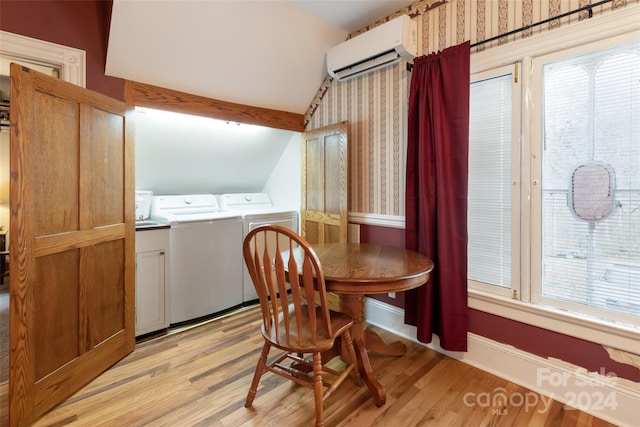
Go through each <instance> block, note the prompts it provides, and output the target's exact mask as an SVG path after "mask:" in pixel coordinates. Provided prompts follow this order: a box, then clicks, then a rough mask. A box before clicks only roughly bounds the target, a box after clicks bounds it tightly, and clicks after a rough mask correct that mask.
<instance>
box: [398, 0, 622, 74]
mask: <svg viewBox="0 0 640 427" xmlns="http://www.w3.org/2000/svg"><path fill="white" fill-rule="evenodd" d="M612 1H613V0H601V1H598V2H596V3H593V4H588V5H586V6H582V7H579V8H577V9H574V10H570V11H569V12H565V13H561V14H560V15H557V16H553V17H551V18H547V19H543V20H542V21H539V22H536V23H533V24H529V25H525V26H524V27H520V28H517V29H515V30H511V31H508V32H506V33H504V34H500V35H498V36H494V37H490V38H488V39H486V40H481V41H479V42H476V43H473V44H472V45H471V46H470V48H474V47H478V46H481V45H483V44H485V43H490V42H492V41H496V40H498V39H501V38H503V37H508V36H511V35H513V34H517V33H520V32H522V31H526V30H528V29H530V28H533V27H537V26H538V25H542V24H546V23H547V22H551V21H554V20H556V19H561V18H564V17H565V16H569V15H573V14H574V13H578V12H583V11H585V10H588V11H589V18H592V17H593V8H594V7H597V6H601V5H603V4H605V3H611V2H612ZM412 70H413V64H412V63H410V62H407V71H409V72H411V71H412Z"/></svg>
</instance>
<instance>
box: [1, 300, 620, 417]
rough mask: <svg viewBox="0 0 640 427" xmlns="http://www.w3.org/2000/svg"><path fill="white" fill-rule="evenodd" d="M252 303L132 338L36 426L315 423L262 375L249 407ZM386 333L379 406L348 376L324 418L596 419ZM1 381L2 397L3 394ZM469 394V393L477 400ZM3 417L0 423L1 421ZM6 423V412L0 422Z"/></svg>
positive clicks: (309, 406)
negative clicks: (394, 353) (484, 397)
mask: <svg viewBox="0 0 640 427" xmlns="http://www.w3.org/2000/svg"><path fill="white" fill-rule="evenodd" d="M260 324H261V315H260V312H259V311H258V309H257V308H250V309H247V310H242V311H239V312H237V313H234V314H232V315H229V316H225V317H223V318H220V319H216V320H214V321H211V322H207V323H205V324H202V325H199V326H197V327H193V328H187V329H184V330H182V331H180V332H179V333H171V334H169V335H166V336H162V337H157V338H154V339H149V340H146V341H144V342H140V343H138V345H137V346H136V349H135V351H134V352H133V353H132V354H130V355H129V356H127V357H126V358H125V359H123V360H122V361H120V362H118V363H117V364H116V365H114V366H113V367H112V368H111V369H109V370H108V371H106V372H105V373H104V374H103V375H101V376H100V377H98V378H97V379H96V380H94V381H93V382H92V383H90V384H89V385H87V386H86V387H85V388H83V389H82V390H80V391H79V392H78V393H76V394H75V395H74V396H72V397H71V398H69V399H68V400H67V401H65V402H64V403H63V404H62V405H60V406H59V407H58V408H56V409H54V410H53V411H51V412H50V413H48V414H46V415H45V416H44V417H43V418H42V419H40V420H39V421H38V422H36V423H35V425H34V426H35V427H43V426H47V427H53V426H57V427H58V426H59V427H64V426H74V427H75V426H81V427H86V426H91V427H94V426H105V427H106V426H108V427H112V426H113V427H121V426H127V427H138V426H139V427H149V426H152V427H161V426H167V427H183V426H185V427H218V426H219V427H230V426H231V427H239V426H256V427H258V426H259V427H263V426H268V425H271V426H276V427H285V426H286V427H290V426H307V425H313V423H314V407H313V405H314V404H313V393H312V391H311V390H310V389H307V388H304V387H301V386H299V385H296V384H294V383H292V382H291V381H288V380H285V379H284V378H281V377H279V376H276V375H272V374H265V375H264V376H263V378H262V380H261V383H260V386H259V388H258V392H257V395H256V398H255V400H254V402H253V407H252V408H245V407H244V402H245V398H246V395H247V391H248V389H249V384H250V382H251V379H252V376H253V373H254V370H255V366H256V363H257V360H258V357H259V355H260V351H261V348H262V344H263V341H262V337H261V335H260V332H259V328H260ZM374 329H375V330H376V332H379V334H380V335H381V336H382V337H383V339H385V340H386V341H388V342H389V341H393V340H400V341H402V342H404V343H405V344H406V345H407V353H406V354H405V355H404V356H402V357H387V356H379V355H373V354H372V355H371V364H372V366H373V370H374V372H375V373H376V376H377V378H378V380H379V381H380V383H381V384H383V385H384V387H385V390H386V392H387V402H386V404H385V405H383V406H381V407H378V406H376V405H375V404H374V402H373V400H372V399H371V396H370V394H369V392H368V390H367V388H366V387H364V386H362V387H358V386H357V385H356V384H355V383H354V382H352V381H350V380H347V381H346V382H345V383H344V384H343V386H342V387H340V388H339V389H338V390H336V392H335V393H334V394H333V395H331V396H330V397H329V398H328V399H327V400H326V401H325V425H327V426H338V427H343V426H356V427H360V426H373V425H375V426H390V427H394V426H402V427H406V426H425V425H428V426H465V427H466V426H520V425H522V426H528V425H532V426H533V425H535V426H545V425H547V426H579V427H587V426H598V427H600V426H602V427H610V426H612V425H611V424H607V423H605V422H603V421H602V420H598V419H596V418H594V417H592V416H591V415H589V414H586V413H584V412H580V411H576V410H573V409H569V408H565V407H564V405H563V404H561V403H559V402H553V404H552V405H550V406H549V407H547V406H545V401H544V399H546V398H542V397H540V396H539V395H537V394H536V393H533V392H532V391H529V390H527V389H525V388H523V387H520V386H518V385H516V384H513V383H509V382H508V381H506V380H504V379H502V378H499V377H497V376H495V375H492V374H489V373H487V372H483V371H481V370H479V369H476V368H474V367H471V366H470V365H467V364H465V363H462V362H461V361H458V360H455V359H451V358H449V357H446V356H444V355H442V354H440V353H438V352H435V351H433V350H430V349H428V348H426V347H424V346H422V345H419V344H416V343H413V342H410V341H408V340H405V339H403V338H399V337H397V336H394V335H393V334H391V333H389V332H388V331H383V330H381V329H379V328H374ZM501 388H502V389H504V390H505V393H506V394H507V395H509V394H511V395H514V394H517V393H520V394H522V395H525V394H527V393H532V396H538V398H539V400H538V402H537V406H535V407H533V408H524V407H523V405H513V404H510V403H509V402H507V404H506V405H498V406H491V405H486V404H484V405H483V404H481V402H479V401H478V400H477V397H478V395H479V394H480V393H488V394H492V395H493V396H495V394H496V390H500V389H501ZM7 392H8V391H7V387H6V384H5V385H0V401H5V402H6V399H7ZM474 399H475V400H474ZM3 422H4V423H5V424H2V423H3ZM1 425H6V414H5V415H4V416H3V417H0V426H1Z"/></svg>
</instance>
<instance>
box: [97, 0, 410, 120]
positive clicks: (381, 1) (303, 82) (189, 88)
mask: <svg viewBox="0 0 640 427" xmlns="http://www.w3.org/2000/svg"><path fill="white" fill-rule="evenodd" d="M415 2H416V0H334V1H330V0H327V1H324V0H317V1H313V0H288V1H285V0H267V1H265V0H262V1H249V0H233V1H225V0H204V1H193V0H172V1H161V0H147V1H135V0H114V2H113V12H112V17H111V30H110V36H109V45H108V53H107V63H106V74H107V75H111V76H115V77H121V78H124V79H128V80H133V81H137V82H142V83H148V84H152V85H155V86H160V87H164V88H168V89H174V90H177V91H181V92H186V93H190V94H195V95H200V96H204V97H207V98H214V99H218V100H222V101H227V102H232V103H237V104H243V105H249V106H254V107H261V108H269V109H274V110H280V111H287V112H292V113H297V114H304V112H305V111H306V110H307V108H308V106H309V104H310V103H311V101H312V99H313V97H314V96H315V94H316V91H317V90H318V88H319V87H320V85H321V84H322V82H323V80H324V79H325V77H326V74H327V72H326V62H325V53H326V51H327V49H329V48H330V47H332V46H335V45H337V44H339V43H341V42H343V41H345V40H346V39H347V36H348V35H349V34H350V33H351V32H353V31H356V30H358V29H360V28H363V27H364V26H366V25H368V24H370V23H372V22H375V21H376V20H378V19H380V18H384V17H386V16H388V15H390V14H392V13H394V12H396V11H398V10H400V9H402V8H404V7H405V6H407V5H409V4H412V3H415Z"/></svg>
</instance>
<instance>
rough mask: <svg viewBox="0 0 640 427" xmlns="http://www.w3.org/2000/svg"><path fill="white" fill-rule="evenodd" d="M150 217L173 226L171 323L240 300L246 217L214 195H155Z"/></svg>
mask: <svg viewBox="0 0 640 427" xmlns="http://www.w3.org/2000/svg"><path fill="white" fill-rule="evenodd" d="M151 219H153V220H155V221H158V222H164V223H167V224H170V225H171V228H170V230H169V247H170V250H171V252H170V253H171V256H170V259H169V262H170V277H171V282H170V306H171V309H170V323H171V324H172V325H173V324H176V323H181V322H185V321H189V320H193V319H197V318H199V317H204V316H208V315H211V314H214V313H218V312H221V311H224V310H227V309H229V308H232V307H235V306H239V305H241V304H242V288H241V284H242V273H241V271H242V266H243V264H244V260H243V259H242V216H241V215H240V214H239V213H238V212H223V211H221V210H220V207H219V204H218V201H217V199H216V197H215V196H214V195H212V194H193V195H168V196H155V197H154V198H153V202H152V205H151Z"/></svg>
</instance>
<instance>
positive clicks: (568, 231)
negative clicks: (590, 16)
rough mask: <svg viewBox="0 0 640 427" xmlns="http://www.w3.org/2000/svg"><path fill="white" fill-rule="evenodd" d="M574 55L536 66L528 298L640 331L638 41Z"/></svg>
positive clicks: (547, 59) (546, 59) (543, 60)
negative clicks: (536, 227) (535, 211)
mask: <svg viewBox="0 0 640 427" xmlns="http://www.w3.org/2000/svg"><path fill="white" fill-rule="evenodd" d="M579 50H580V51H583V50H590V52H589V53H584V54H581V53H579V54H575V53H574V52H565V53H564V54H563V55H562V56H564V58H559V56H560V55H559V54H553V55H549V56H543V57H540V58H537V59H534V60H533V68H534V69H535V68H536V67H538V66H539V69H540V74H538V75H537V76H536V78H537V79H539V82H540V83H541V84H540V87H541V91H540V92H539V95H540V100H541V102H540V106H541V109H542V111H541V116H540V117H541V123H540V124H539V126H540V127H541V138H540V141H533V144H537V145H538V146H537V147H536V148H537V149H536V150H535V151H536V153H540V160H541V172H542V173H541V182H540V184H541V185H540V186H538V189H537V191H534V192H533V194H532V195H533V197H534V202H535V203H539V204H540V209H541V217H540V218H539V220H540V222H541V227H540V229H541V236H540V239H541V248H540V249H541V250H540V253H539V254H536V255H538V256H536V257H535V259H536V260H539V264H538V263H537V262H536V263H533V264H532V265H535V266H536V268H535V270H536V271H538V272H539V273H540V282H541V286H540V288H539V289H538V292H536V293H535V297H536V298H535V299H536V300H537V301H540V302H544V303H546V304H550V305H555V306H558V307H561V308H565V309H569V310H572V311H580V312H585V313H588V314H595V315H598V316H600V317H603V318H606V319H608V320H621V321H629V322H631V323H633V322H635V323H640V322H639V319H638V318H637V317H636V316H640V273H639V272H640V170H639V168H638V165H639V164H640V134H639V132H640V42H635V43H630V44H623V45H620V46H615V47H610V48H606V49H597V50H591V49H588V48H587V49H584V48H581V49H579ZM534 97H535V96H534ZM576 207H577V208H576ZM634 317H635V319H634Z"/></svg>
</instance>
